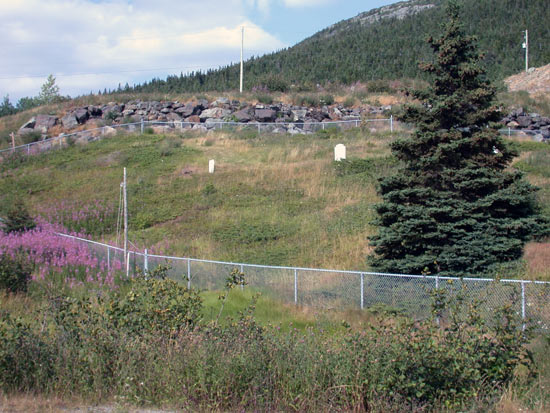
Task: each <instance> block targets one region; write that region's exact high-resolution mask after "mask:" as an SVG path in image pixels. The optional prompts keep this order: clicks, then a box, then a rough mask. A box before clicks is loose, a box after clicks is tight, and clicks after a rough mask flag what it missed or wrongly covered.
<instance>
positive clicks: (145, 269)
mask: <svg viewBox="0 0 550 413" xmlns="http://www.w3.org/2000/svg"><path fill="white" fill-rule="evenodd" d="M143 272H145V273H148V272H149V255H148V254H147V248H145V253H144V254H143Z"/></svg>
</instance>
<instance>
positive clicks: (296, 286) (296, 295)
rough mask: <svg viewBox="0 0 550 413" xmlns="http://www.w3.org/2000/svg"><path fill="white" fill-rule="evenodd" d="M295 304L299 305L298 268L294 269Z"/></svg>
mask: <svg viewBox="0 0 550 413" xmlns="http://www.w3.org/2000/svg"><path fill="white" fill-rule="evenodd" d="M294 304H295V305H298V270H297V269H296V268H295V269H294Z"/></svg>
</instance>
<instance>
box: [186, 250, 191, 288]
mask: <svg viewBox="0 0 550 413" xmlns="http://www.w3.org/2000/svg"><path fill="white" fill-rule="evenodd" d="M187 288H188V289H191V260H190V259H189V258H187Z"/></svg>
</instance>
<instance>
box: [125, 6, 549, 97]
mask: <svg viewBox="0 0 550 413" xmlns="http://www.w3.org/2000/svg"><path fill="white" fill-rule="evenodd" d="M461 3H462V5H463V7H462V16H463V21H464V23H465V28H466V31H467V32H468V33H469V34H475V35H476V36H477V37H478V39H479V45H480V47H481V50H483V51H485V53H486V57H485V63H486V66H487V70H488V73H489V75H490V77H491V78H493V79H502V78H504V77H505V76H508V75H511V74H513V73H517V72H519V71H520V70H522V68H524V65H525V63H524V52H523V49H522V42H523V35H524V30H525V29H528V30H529V38H530V63H531V66H541V65H544V64H547V63H549V62H550V24H549V22H550V7H549V4H548V0H462V1H461ZM444 4H445V0H411V1H405V2H400V3H396V4H393V5H390V6H386V7H383V8H380V9H374V10H371V11H369V12H365V13H361V14H359V15H358V16H356V17H354V18H351V19H348V20H344V21H341V22H339V23H337V24H335V25H333V26H331V27H329V28H327V29H325V30H322V31H320V32H318V33H316V34H315V35H313V36H311V37H309V38H307V39H305V40H304V41H302V42H300V43H298V44H297V45H295V46H293V47H290V48H288V49H284V50H281V51H279V52H276V53H272V54H268V55H265V56H262V57H259V58H253V59H251V60H249V61H247V62H245V73H246V76H245V87H246V88H247V89H250V88H252V87H254V86H260V85H262V84H263V85H268V86H269V87H270V88H271V89H279V88H285V87H286V86H287V85H289V84H296V85H308V84H309V85H314V84H317V83H326V82H337V83H344V84H349V83H352V82H355V81H368V80H373V79H396V78H404V77H408V78H415V77H419V76H421V75H420V72H419V70H418V66H417V65H418V61H419V60H427V59H430V58H431V53H430V50H429V48H428V46H427V44H426V42H425V39H426V37H427V36H428V35H436V34H437V33H438V32H439V26H440V23H441V22H442V20H443V15H444V7H443V5H444ZM238 79H239V65H237V64H235V65H232V66H228V67H224V68H221V69H218V70H210V71H208V72H202V73H201V72H198V73H192V74H190V75H187V76H184V75H182V76H172V77H169V78H168V79H166V80H160V79H153V80H152V81H151V82H148V83H146V84H143V85H138V86H135V89H136V91H161V92H185V91H188V92H198V91H205V90H227V89H235V88H236V87H238Z"/></svg>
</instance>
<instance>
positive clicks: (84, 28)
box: [0, 0, 285, 101]
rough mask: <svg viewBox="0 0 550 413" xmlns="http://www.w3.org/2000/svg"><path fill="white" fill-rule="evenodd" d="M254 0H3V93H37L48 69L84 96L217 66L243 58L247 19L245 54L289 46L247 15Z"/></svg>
mask: <svg viewBox="0 0 550 413" xmlns="http://www.w3.org/2000/svg"><path fill="white" fill-rule="evenodd" d="M250 1H251V0H204V1H202V2H189V1H179V2H174V1H171V0H156V1H155V2H154V3H153V2H151V1H150V0H133V1H132V2H131V4H129V2H128V1H127V0H110V1H105V2H97V1H92V0H48V1H47V2H46V1H44V0H12V1H10V2H5V1H1V2H0V19H1V20H2V22H3V24H2V25H1V26H0V39H2V45H1V47H0V62H1V63H0V94H2V96H3V95H5V94H7V93H9V94H10V97H11V99H12V101H14V100H16V99H18V98H19V97H21V96H33V95H36V94H37V93H38V91H39V88H40V85H41V84H42V83H43V82H44V79H45V77H44V78H40V77H36V76H37V75H44V76H46V75H48V74H49V73H53V74H54V75H57V83H58V84H59V86H60V87H61V93H63V94H70V95H78V94H82V93H87V92H89V91H90V90H92V91H94V92H95V91H97V90H98V89H103V88H104V87H107V88H114V87H116V86H117V85H118V83H119V82H120V83H122V84H123V85H124V84H125V83H126V82H128V83H129V84H133V83H138V82H142V81H143V80H148V79H151V78H152V77H161V78H162V77H165V76H166V74H168V73H177V74H179V73H180V72H184V73H185V72H188V71H191V70H198V69H199V68H200V69H206V68H210V67H218V66H220V65H225V64H228V63H230V62H232V61H233V62H235V61H237V60H238V59H239V56H240V36H241V35H240V27H241V26H242V25H244V26H246V33H247V34H248V35H245V56H250V55H252V54H254V55H257V54H260V53H265V52H268V51H272V50H275V49H279V48H281V47H284V46H285V45H284V44H283V43H282V42H281V41H279V40H278V39H277V38H275V37H274V36H272V35H270V34H269V33H267V32H265V31H264V30H263V29H262V28H260V27H258V26H256V25H255V24H254V23H253V22H250V21H249V20H247V19H246V17H245V15H246V14H245V6H246V2H250ZM252 1H255V0H252ZM262 2H263V3H265V4H263V6H261V7H268V4H267V2H268V0H259V2H258V6H259V7H260V3H262ZM161 68H162V69H165V70H156V71H148V72H146V71H140V72H133V73H130V72H129V71H130V70H143V69H161ZM166 68H175V69H170V70H167V69H166ZM111 72H117V73H111ZM90 73H95V74H96V75H89V74H90ZM75 74H86V75H84V76H75ZM0 98H1V96H0Z"/></svg>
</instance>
